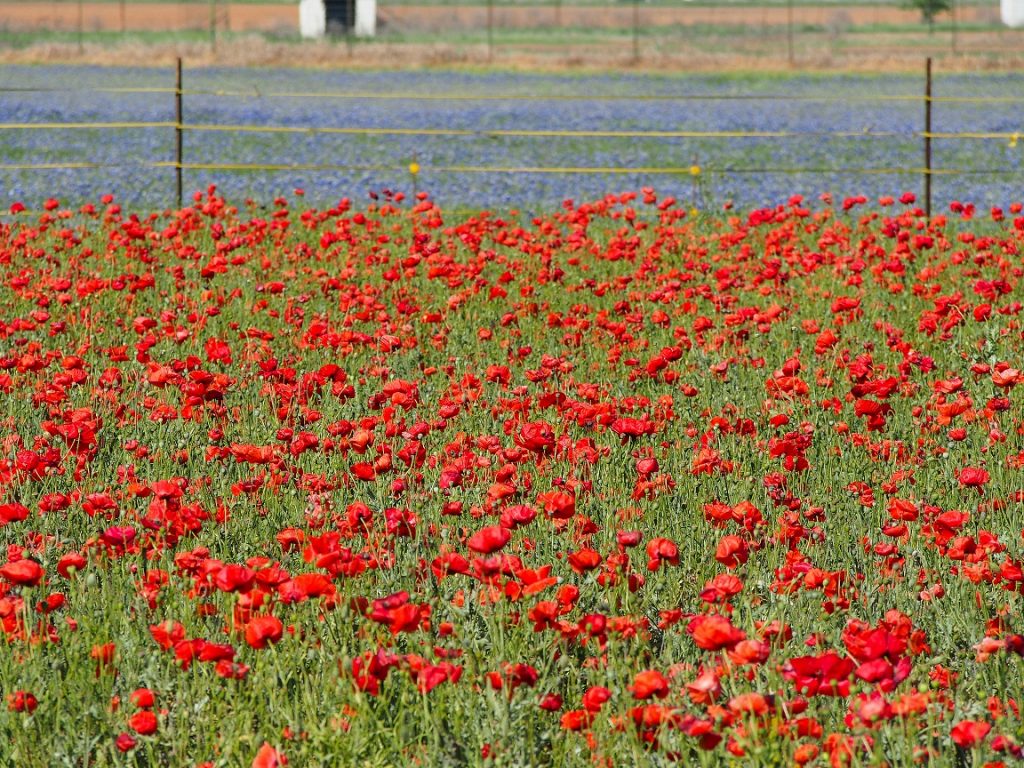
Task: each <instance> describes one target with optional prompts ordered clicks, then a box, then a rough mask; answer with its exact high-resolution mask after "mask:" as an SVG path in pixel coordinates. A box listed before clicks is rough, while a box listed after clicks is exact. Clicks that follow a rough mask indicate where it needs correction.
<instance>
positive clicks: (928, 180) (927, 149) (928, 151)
mask: <svg viewBox="0 0 1024 768" xmlns="http://www.w3.org/2000/svg"><path fill="white" fill-rule="evenodd" d="M924 212H925V215H926V216H927V217H928V218H929V219H930V218H931V217H932V57H931V56H929V57H928V58H927V59H926V60H925V70H924Z"/></svg>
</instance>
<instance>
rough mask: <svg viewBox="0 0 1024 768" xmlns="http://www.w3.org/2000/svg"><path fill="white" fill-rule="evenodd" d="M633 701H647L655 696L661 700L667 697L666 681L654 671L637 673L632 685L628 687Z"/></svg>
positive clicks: (659, 673)
mask: <svg viewBox="0 0 1024 768" xmlns="http://www.w3.org/2000/svg"><path fill="white" fill-rule="evenodd" d="M629 690H631V691H632V692H633V698H635V699H649V698H651V697H652V696H656V697H657V698H659V699H663V698H665V697H666V696H668V680H666V679H665V676H664V675H663V674H661V672H658V671H657V670H655V669H649V670H646V671H644V672H638V673H637V675H636V677H634V678H633V684H632V685H631V686H629Z"/></svg>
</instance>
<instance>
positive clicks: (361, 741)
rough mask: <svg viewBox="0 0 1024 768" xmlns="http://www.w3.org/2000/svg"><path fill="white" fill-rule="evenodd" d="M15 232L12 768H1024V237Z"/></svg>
mask: <svg viewBox="0 0 1024 768" xmlns="http://www.w3.org/2000/svg"><path fill="white" fill-rule="evenodd" d="M233 202H234V201H230V200H227V199H225V198H223V197H221V196H220V194H219V193H218V192H217V190H216V189H215V188H213V187H210V188H209V189H208V190H207V191H206V192H205V193H203V194H197V195H196V196H195V198H194V200H192V201H190V203H189V204H188V205H187V206H186V207H185V208H184V209H182V210H174V211H165V212H163V213H158V214H138V215H135V214H132V213H131V212H130V211H128V210H122V208H121V206H120V204H119V203H118V201H117V200H115V199H113V198H112V197H111V196H105V197H104V198H103V199H102V200H100V199H97V200H96V202H95V203H91V204H86V205H73V206H72V205H68V204H65V203H62V202H61V201H59V200H57V199H50V200H47V201H46V203H45V204H44V205H41V206H40V207H39V209H38V210H35V209H28V210H26V209H25V206H23V205H21V204H15V205H13V206H11V210H10V214H11V215H5V216H3V217H2V218H0V272H2V278H3V280H2V285H0V319H2V326H0V327H2V330H3V338H4V344H3V347H2V355H0V392H2V396H3V399H4V409H3V419H4V430H3V436H2V440H3V451H2V453H0V536H2V537H3V544H4V551H3V552H2V553H0V629H2V635H3V640H4V642H3V646H2V650H0V693H2V696H3V704H2V707H0V744H2V745H3V746H2V748H0V764H2V765H11V766H15V765H16V766H19V767H20V766H165V765H173V766H179V765H180V766H189V767H190V768H193V767H198V766H211V767H212V766H218V767H219V766H245V767H246V768H248V767H249V766H252V767H253V768H269V767H270V766H284V765H288V766H337V765H366V766H386V765H403V766H404V765H422V766H444V765H451V766H459V765H478V766H525V765H531V766H536V765H551V766H618V765H686V766H689V765H704V766H710V765H773V766H774V765H791V766H832V767H834V768H839V767H841V766H868V765H870V766H879V765H887V766H950V767H951V768H954V767H955V768H960V767H961V766H982V765H989V766H996V765H1003V764H1006V765H1013V764H1016V763H1018V762H1019V758H1020V757H1021V755H1022V754H1024V727H1022V725H1021V720H1020V704H1021V701H1022V697H1024V677H1022V674H1021V673H1022V664H1024V660H1022V656H1024V619H1022V618H1021V611H1020V607H1021V598H1020V597H1019V595H1020V594H1021V592H1022V589H1024V566H1022V548H1024V538H1022V533H1024V517H1022V505H1024V483H1022V478H1024V407H1022V402H1021V397H1022V396H1021V395H1020V393H1019V392H1018V391H1017V390H1016V386H1017V385H1018V384H1019V383H1021V382H1022V381H1024V374H1022V372H1021V370H1022V369H1024V365H1022V363H1021V360H1020V351H1021V349H1022V340H1021V336H1022V332H1024V328H1022V325H1021V319H1020V315H1021V311H1022V308H1024V304H1022V303H1021V294H1020V293H1019V291H1020V290H1021V283H1022V276H1024V263H1022V259H1021V253H1022V249H1024V213H1022V207H1021V205H1020V204H1019V203H1014V204H1010V205H1007V206H1006V207H1005V209H1003V208H996V207H992V208H984V209H981V208H977V209H976V208H975V206H973V205H970V204H967V203H961V202H954V203H953V205H951V206H949V207H948V208H947V209H944V211H943V212H942V213H941V214H939V215H936V216H934V217H933V218H932V219H931V220H928V219H926V218H925V216H924V214H923V212H922V210H921V209H920V207H919V203H918V201H916V200H915V197H914V195H913V194H911V193H906V194H904V195H902V196H898V197H896V198H893V197H881V198H872V199H868V198H867V197H864V196H861V197H849V198H835V199H833V198H831V197H829V196H827V195H826V196H823V197H822V198H820V199H813V200H804V199H802V198H801V197H799V196H794V197H792V198H791V199H790V200H789V201H788V202H786V203H785V204H781V205H778V206H775V207H772V208H761V209H747V210H739V209H734V210H720V211H718V212H703V213H697V212H696V211H692V210H690V207H689V205H685V204H683V202H681V201H677V200H676V199H674V198H672V197H667V196H663V195H659V194H658V193H657V192H656V191H654V190H653V189H650V188H644V189H642V190H640V191H638V192H635V193H625V194H618V195H611V194H610V195H607V196H604V197H600V198H598V199H596V200H594V201H592V202H589V203H579V202H574V201H571V200H566V201H565V202H564V203H563V204H562V205H561V206H558V207H552V208H550V209H549V210H548V211H547V212H544V213H540V214H537V215H534V216H522V215H520V214H518V213H517V212H515V211H506V212H490V211H482V212H477V213H458V214H450V213H448V212H446V210H445V209H444V208H442V207H441V206H439V205H438V204H436V203H435V202H434V201H433V199H432V198H431V197H430V196H429V195H427V194H425V193H423V192H419V193H417V194H409V195H404V194H402V193H395V192H391V191H383V192H380V193H374V194H373V195H372V196H371V199H369V200H367V201H366V202H353V201H351V200H348V199H343V200H341V201H339V202H337V203H336V204H334V205H331V206H313V205H311V204H310V203H308V202H306V201H305V198H304V196H303V194H302V191H301V190H296V192H295V194H294V195H289V196H287V197H280V198H278V199H276V200H274V201H273V205H271V206H269V207H267V208H265V209H263V208H259V207H257V206H255V205H244V204H241V203H240V202H239V203H238V205H237V207H235V205H234V204H233Z"/></svg>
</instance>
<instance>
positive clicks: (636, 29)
mask: <svg viewBox="0 0 1024 768" xmlns="http://www.w3.org/2000/svg"><path fill="white" fill-rule="evenodd" d="M633 61H634V62H638V61H640V0H633Z"/></svg>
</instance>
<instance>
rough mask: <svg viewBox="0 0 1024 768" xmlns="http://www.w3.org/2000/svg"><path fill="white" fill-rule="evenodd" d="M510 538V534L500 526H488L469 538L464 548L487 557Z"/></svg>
mask: <svg viewBox="0 0 1024 768" xmlns="http://www.w3.org/2000/svg"><path fill="white" fill-rule="evenodd" d="M511 538H512V534H511V533H509V532H508V530H506V529H505V528H502V527H501V526H500V525H489V526H487V527H486V528H481V529H480V530H479V531H477V532H476V533H474V534H473V535H472V536H470V537H469V539H467V540H466V546H467V547H469V548H470V549H471V550H473V551H474V552H480V553H482V554H485V555H489V554H491V553H492V552H497V551H498V550H499V549H501V548H502V547H504V546H505V545H506V544H508V542H509V541H510V540H511Z"/></svg>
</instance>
